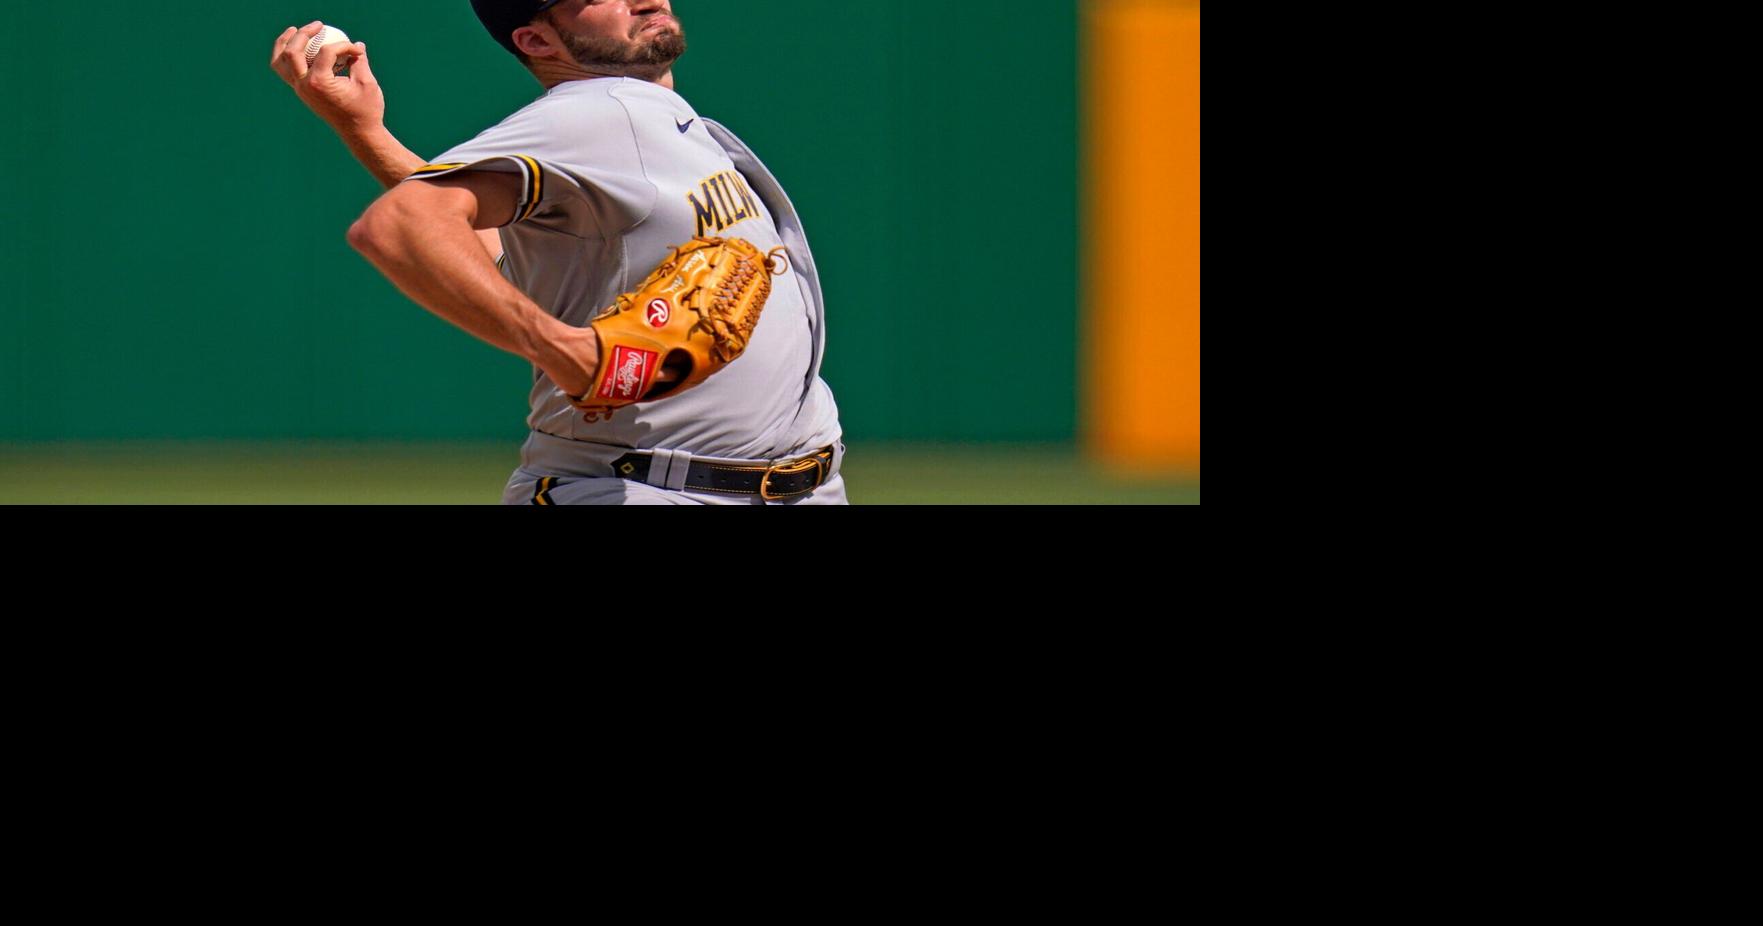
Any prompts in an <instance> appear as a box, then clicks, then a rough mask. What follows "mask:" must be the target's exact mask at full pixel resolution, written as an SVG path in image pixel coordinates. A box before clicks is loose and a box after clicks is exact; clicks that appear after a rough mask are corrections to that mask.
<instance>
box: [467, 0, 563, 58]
mask: <svg viewBox="0 0 1763 926" xmlns="http://www.w3.org/2000/svg"><path fill="white" fill-rule="evenodd" d="M562 2H563V0H471V8H472V10H474V11H475V12H476V13H477V18H478V21H479V22H482V23H483V24H484V28H485V29H488V30H490V36H491V37H492V38H494V39H495V40H496V41H498V42H501V43H502V47H503V48H506V49H508V50H509V52H511V53H513V54H516V55H518V54H520V49H518V48H515V47H514V30H516V29H519V28H520V27H521V26H530V25H532V22H533V20H535V19H538V18H539V14H540V13H543V12H545V11H546V10H548V9H550V8H552V7H554V6H556V5H557V4H559V3H562Z"/></svg>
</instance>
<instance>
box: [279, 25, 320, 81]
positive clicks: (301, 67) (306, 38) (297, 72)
mask: <svg viewBox="0 0 1763 926" xmlns="http://www.w3.org/2000/svg"><path fill="white" fill-rule="evenodd" d="M323 28H324V23H321V22H315V23H311V24H308V25H305V26H302V27H300V31H299V32H296V33H294V38H293V39H292V40H291V41H289V42H288V47H287V48H285V49H283V50H282V56H283V58H285V59H286V61H287V66H288V74H289V75H290V76H291V77H292V78H293V79H294V80H300V79H301V78H303V77H305V76H306V70H307V68H306V45H307V44H308V43H309V42H311V41H312V37H313V36H315V35H317V34H318V32H319V30H320V29H323Z"/></svg>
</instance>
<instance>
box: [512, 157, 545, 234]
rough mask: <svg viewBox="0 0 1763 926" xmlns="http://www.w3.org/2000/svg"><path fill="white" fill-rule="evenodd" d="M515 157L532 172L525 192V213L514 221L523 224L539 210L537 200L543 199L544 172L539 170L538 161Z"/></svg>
mask: <svg viewBox="0 0 1763 926" xmlns="http://www.w3.org/2000/svg"><path fill="white" fill-rule="evenodd" d="M515 157H518V158H520V159H521V160H522V161H525V162H526V166H527V167H528V168H529V169H531V171H532V176H531V178H530V181H529V183H530V187H529V188H528V190H527V199H526V211H525V212H523V213H521V215H520V218H518V219H516V220H515V221H517V222H524V221H526V220H527V219H529V218H531V217H532V214H533V213H534V212H537V211H538V210H539V200H540V199H543V198H544V195H545V172H544V171H543V170H540V169H539V162H538V161H535V160H533V159H532V158H529V157H527V156H526V155H524V154H518V155H515Z"/></svg>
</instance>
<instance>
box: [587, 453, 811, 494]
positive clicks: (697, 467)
mask: <svg viewBox="0 0 1763 926" xmlns="http://www.w3.org/2000/svg"><path fill="white" fill-rule="evenodd" d="M653 462H654V457H653V456H652V455H651V454H647V453H640V452H632V453H627V454H625V455H624V456H622V457H619V458H618V459H616V460H614V461H612V474H613V475H615V476H617V477H618V478H620V479H632V480H635V481H637V482H648V481H649V466H650V464H651V463H653ZM832 468H833V448H832V447H822V448H821V449H819V450H817V451H815V452H814V453H811V454H809V455H808V456H805V457H797V458H796V459H793V460H785V461H784V462H782V463H776V464H773V465H771V466H755V465H752V464H746V465H742V464H739V463H711V462H708V461H701V460H693V461H692V463H691V465H690V466H689V467H688V468H687V469H686V488H688V489H691V490H692V491H694V492H716V493H719V494H723V495H757V496H759V497H760V498H763V499H765V500H766V501H768V502H774V501H781V500H784V499H791V498H795V497H797V496H799V495H807V494H808V493H810V492H812V491H814V490H815V489H818V488H820V487H821V485H822V484H823V483H825V482H826V481H827V480H828V479H831V478H832Z"/></svg>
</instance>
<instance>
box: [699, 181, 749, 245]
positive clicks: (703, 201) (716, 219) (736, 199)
mask: <svg viewBox="0 0 1763 926" xmlns="http://www.w3.org/2000/svg"><path fill="white" fill-rule="evenodd" d="M686 200H687V201H688V202H690V203H691V204H692V210H693V211H694V212H696V213H697V215H698V235H699V236H700V237H702V236H703V235H704V233H705V232H706V231H716V232H721V231H722V230H723V229H726V228H728V227H729V226H730V225H733V224H735V223H736V222H744V221H746V220H748V219H750V218H753V217H754V216H756V215H758V214H759V205H758V203H756V202H754V201H753V191H752V190H749V189H747V181H746V179H745V178H743V177H742V176H741V175H740V174H739V173H738V172H736V171H732V170H725V171H723V172H722V173H719V174H717V175H716V176H714V177H711V178H709V179H707V180H705V181H704V182H703V183H700V184H698V189H697V191H696V192H693V193H688V194H686Z"/></svg>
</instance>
